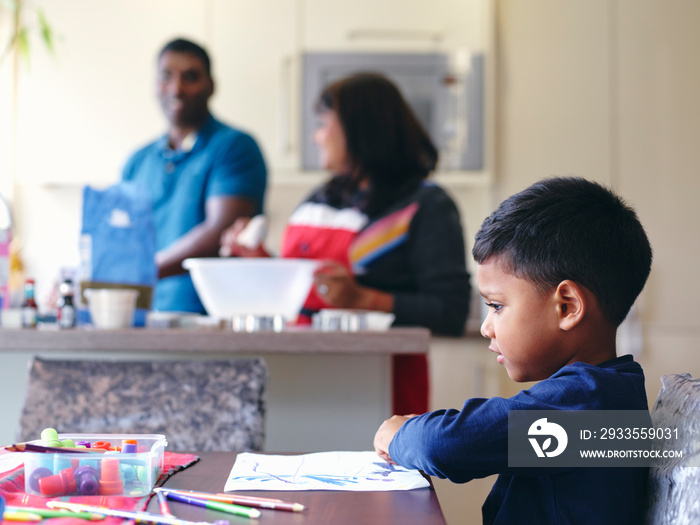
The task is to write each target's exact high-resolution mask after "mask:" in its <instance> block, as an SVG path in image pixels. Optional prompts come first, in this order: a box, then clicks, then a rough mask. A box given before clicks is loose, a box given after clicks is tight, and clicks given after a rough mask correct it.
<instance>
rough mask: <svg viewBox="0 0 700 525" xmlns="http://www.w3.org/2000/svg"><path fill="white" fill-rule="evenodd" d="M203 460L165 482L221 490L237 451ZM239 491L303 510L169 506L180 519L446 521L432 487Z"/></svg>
mask: <svg viewBox="0 0 700 525" xmlns="http://www.w3.org/2000/svg"><path fill="white" fill-rule="evenodd" d="M196 454H197V455H198V456H199V457H200V458H201V459H200V461H199V462H197V463H195V464H194V465H192V466H191V467H188V468H187V469H185V470H183V471H182V472H178V473H177V474H175V475H174V476H172V477H171V478H170V479H169V480H168V481H167V482H166V483H165V487H169V488H174V489H183V490H200V491H204V492H222V491H223V488H224V484H225V483H226V479H227V478H228V475H229V473H230V472H231V467H232V466H233V463H234V462H235V460H236V453H235V452H197V453H196ZM241 494H245V495H250V496H262V497H267V498H278V499H282V500H285V501H293V502H296V503H301V504H303V505H305V506H306V510H304V511H303V512H286V511H273V510H265V509H261V512H262V516H261V517H260V518H259V519H258V520H253V521H251V520H250V519H249V518H242V517H238V516H233V515H227V514H224V513H221V512H218V511H214V510H209V509H204V508H201V507H195V506H192V505H188V504H186V503H180V502H177V501H169V505H170V510H171V511H172V513H173V514H175V515H176V516H177V517H178V518H182V519H187V520H191V521H208V522H212V523H213V522H214V521H216V520H220V519H228V520H229V521H230V522H231V524H232V525H234V524H238V523H245V522H248V523H253V524H254V523H260V524H261V525H262V524H264V523H270V524H274V525H284V524H294V525H311V524H317V525H329V524H333V525H344V524H347V525H374V524H376V525H391V524H396V525H413V524H415V525H445V519H444V517H443V515H442V511H441V510H440V504H439V503H438V499H437V495H436V494H435V491H434V490H433V489H432V487H431V488H425V489H416V490H402V491H389V492H346V491H328V490H314V491H294V492H292V491H289V492H286V491H285V492H275V491H245V492H242V493H241ZM148 511H149V512H154V513H159V510H158V502H157V501H156V498H152V499H151V501H150V503H149V505H148Z"/></svg>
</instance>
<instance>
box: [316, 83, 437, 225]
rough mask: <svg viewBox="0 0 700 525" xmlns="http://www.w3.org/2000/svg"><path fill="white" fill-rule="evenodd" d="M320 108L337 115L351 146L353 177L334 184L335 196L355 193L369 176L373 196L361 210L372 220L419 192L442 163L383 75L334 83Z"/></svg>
mask: <svg viewBox="0 0 700 525" xmlns="http://www.w3.org/2000/svg"><path fill="white" fill-rule="evenodd" d="M316 109H317V110H318V111H319V112H320V111H324V110H333V111H335V112H336V113H337V115H338V118H339V120H340V125H341V126H342V128H343V133H344V134H345V139H346V144H347V152H348V157H349V161H350V173H348V174H345V175H346V177H337V178H335V179H334V180H333V181H332V182H331V184H330V191H331V193H333V192H338V193H339V194H341V198H342V194H343V193H345V194H348V195H352V194H353V193H355V191H356V190H357V185H358V183H359V182H360V178H362V177H368V178H369V180H370V183H371V184H370V187H371V190H370V195H369V198H368V202H366V203H365V204H364V205H361V207H362V208H363V211H365V212H366V213H367V214H368V215H370V216H372V215H373V214H375V213H376V212H380V211H382V210H384V209H386V208H387V207H388V206H389V205H390V204H391V203H392V202H395V201H397V200H399V199H400V198H402V197H403V196H405V195H408V194H409V193H411V192H412V191H414V190H415V189H416V188H417V187H419V186H420V184H421V182H422V181H423V180H424V179H425V178H426V177H427V176H428V175H429V174H430V172H431V171H432V170H433V169H434V168H435V165H436V164H437V160H438V151H437V148H436V147H435V145H434V144H433V142H432V140H431V139H430V135H428V133H427V132H426V131H425V129H424V128H423V126H422V125H421V123H420V121H419V120H418V118H417V117H416V115H415V113H414V112H413V110H412V109H411V107H410V106H409V105H408V103H407V102H406V100H405V99H404V97H403V95H402V94H401V91H399V89H398V87H397V86H396V85H395V84H394V83H393V82H392V81H391V80H389V79H388V78H387V77H385V76H384V75H382V74H379V73H373V72H360V73H355V74H353V75H350V76H348V77H345V78H341V79H340V80H337V81H336V82H333V83H331V84H330V85H328V86H326V87H325V88H324V90H323V92H322V93H321V95H320V97H319V99H318V103H317V106H316ZM336 175H338V174H336Z"/></svg>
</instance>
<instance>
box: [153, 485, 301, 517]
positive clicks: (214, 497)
mask: <svg viewBox="0 0 700 525" xmlns="http://www.w3.org/2000/svg"><path fill="white" fill-rule="evenodd" d="M156 490H158V491H159V492H160V491H162V492H168V493H171V492H172V493H175V494H182V495H184V496H191V497H193V498H201V499H205V500H208V501H218V502H221V503H235V504H237V505H245V506H247V507H258V508H261V509H270V510H288V511H291V512H301V511H303V510H304V509H305V508H306V507H304V505H302V504H301V503H290V502H287V501H282V500H281V499H271V498H258V497H255V496H241V495H239V494H226V493H219V494H212V493H210V492H197V491H194V490H189V491H184V490H170V489H167V488H161V489H156Z"/></svg>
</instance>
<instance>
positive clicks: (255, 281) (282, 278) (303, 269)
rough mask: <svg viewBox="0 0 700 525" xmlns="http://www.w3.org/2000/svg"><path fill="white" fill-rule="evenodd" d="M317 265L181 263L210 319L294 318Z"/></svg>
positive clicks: (263, 261)
mask: <svg viewBox="0 0 700 525" xmlns="http://www.w3.org/2000/svg"><path fill="white" fill-rule="evenodd" d="M318 265H319V262H318V261H314V260H311V259H283V258H265V257H261V258H256V257H251V258H243V257H233V258H206V257H205V258H198V259H185V260H184V261H183V263H182V266H183V267H184V268H185V269H187V270H189V272H190V275H191V276H192V281H193V282H194V287H195V289H196V290H197V294H198V295H199V298H200V300H201V301H202V304H204V308H206V310H207V313H208V314H209V315H211V316H214V317H220V318H224V319H227V318H233V317H235V316H239V315H258V316H275V315H281V316H283V317H284V319H285V320H286V321H293V320H295V319H296V318H297V315H298V314H299V310H301V307H302V306H303V304H304V301H305V300H306V296H307V295H308V294H309V290H310V289H311V285H312V284H313V274H314V270H315V269H316V268H317V267H318Z"/></svg>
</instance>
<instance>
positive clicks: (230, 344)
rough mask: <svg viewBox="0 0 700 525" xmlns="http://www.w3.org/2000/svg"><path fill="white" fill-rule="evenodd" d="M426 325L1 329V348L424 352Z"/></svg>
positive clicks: (338, 352) (35, 349)
mask: <svg viewBox="0 0 700 525" xmlns="http://www.w3.org/2000/svg"><path fill="white" fill-rule="evenodd" d="M429 348H430V332H429V331H428V330H427V329H425V328H392V329H390V330H386V331H381V332H379V331H377V332H373V331H359V332H321V331H315V330H312V329H310V328H289V329H287V330H285V331H282V332H233V331H231V330H225V329H218V328H162V329H155V328H131V329H123V330H93V329H87V328H86V329H81V328H76V329H73V330H40V329H37V330H28V329H1V330H0V351H4V350H11V351H26V352H42V353H44V352H55V351H90V352H129V351H147V352H167V353H173V352H178V353H187V354H206V353H247V354H249V353H251V352H254V353H262V354H267V353H292V354H308V353H312V354H313V353H324V354H328V353H330V354H344V353H352V354H358V353H359V354H394V353H406V354H409V353H427V352H428V350H429Z"/></svg>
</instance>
